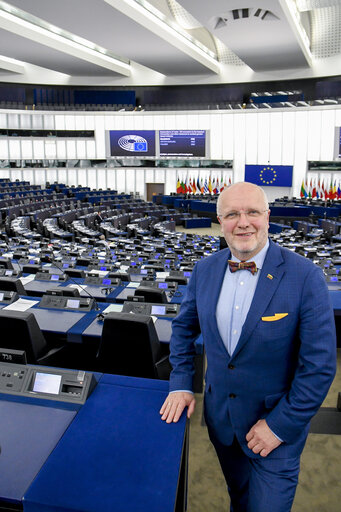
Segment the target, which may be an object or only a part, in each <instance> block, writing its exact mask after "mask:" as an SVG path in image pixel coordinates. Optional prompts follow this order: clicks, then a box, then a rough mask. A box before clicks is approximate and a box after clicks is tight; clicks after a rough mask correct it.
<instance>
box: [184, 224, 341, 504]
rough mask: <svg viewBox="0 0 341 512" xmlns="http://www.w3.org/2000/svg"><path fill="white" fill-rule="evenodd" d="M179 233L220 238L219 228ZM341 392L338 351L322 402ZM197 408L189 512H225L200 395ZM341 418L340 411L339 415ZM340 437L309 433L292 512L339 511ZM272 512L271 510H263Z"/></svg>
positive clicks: (223, 488)
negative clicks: (328, 388)
mask: <svg viewBox="0 0 341 512" xmlns="http://www.w3.org/2000/svg"><path fill="white" fill-rule="evenodd" d="M178 230H179V231H184V232H195V233H198V234H200V235H205V234H210V235H214V236H219V235H220V228H219V226H218V225H217V224H212V228H211V229H205V228H202V229H196V230H185V229H184V228H179V229H178ZM339 392H341V351H340V350H339V353H338V372H337V375H336V378H335V380H334V382H333V384H332V387H331V389H330V391H329V393H328V396H327V398H326V400H325V402H324V404H323V405H324V406H325V407H336V401H337V395H338V393H339ZM196 399H197V407H196V411H195V413H194V415H193V416H192V419H191V423H190V451H189V483H188V509H187V510H188V512H225V511H226V512H227V511H229V499H228V495H227V491H226V486H225V481H224V479H223V476H222V473H221V470H220V466H219V463H218V460H217V457H216V455H215V452H214V449H213V447H212V446H211V444H210V441H209V439H208V435H207V430H206V427H204V426H202V421H201V420H202V401H203V396H202V395H201V394H200V395H196ZM340 415H341V412H340ZM340 478H341V436H332V435H323V434H310V435H309V436H308V441H307V444H306V446H305V449H304V452H303V455H302V459H301V473H300V480H299V485H298V488H297V492H296V497H295V501H294V505H293V508H292V512H339V511H340V510H341V484H340ZM264 512H271V511H264Z"/></svg>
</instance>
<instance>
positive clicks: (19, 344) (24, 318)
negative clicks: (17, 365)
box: [0, 309, 63, 366]
mask: <svg viewBox="0 0 341 512" xmlns="http://www.w3.org/2000/svg"><path fill="white" fill-rule="evenodd" d="M0 331H1V333H2V334H1V346H2V347H4V348H10V349H15V350H24V351H25V353H26V359H27V363H28V364H42V365H50V366H53V365H55V366H57V365H60V364H61V363H62V359H61V355H62V352H63V347H58V348H53V349H51V350H49V349H48V346H47V343H46V340H45V338H44V336H43V334H42V332H41V330H40V328H39V325H38V322H37V320H36V318H35V316H34V314H33V313H31V312H29V311H6V310H3V309H2V310H0Z"/></svg>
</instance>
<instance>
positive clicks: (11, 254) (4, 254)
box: [1, 252, 13, 260]
mask: <svg viewBox="0 0 341 512" xmlns="http://www.w3.org/2000/svg"><path fill="white" fill-rule="evenodd" d="M1 256H2V257H3V258H9V259H10V260H12V259H13V252H4V253H3V254H2V255H1Z"/></svg>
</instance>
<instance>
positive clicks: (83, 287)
mask: <svg viewBox="0 0 341 512" xmlns="http://www.w3.org/2000/svg"><path fill="white" fill-rule="evenodd" d="M48 260H49V263H51V264H52V265H55V266H56V268H57V269H58V270H60V271H61V272H62V274H64V269H63V268H62V267H60V266H59V265H57V263H56V260H53V259H52V258H51V257H48ZM68 278H69V279H70V281H72V282H73V284H75V285H76V286H77V287H78V286H79V287H80V288H81V289H82V290H83V291H84V292H85V293H86V294H87V295H88V296H89V297H90V299H93V301H94V304H95V310H96V311H100V307H99V305H98V303H97V300H96V299H95V297H94V296H93V295H91V293H90V292H88V290H87V289H86V288H85V286H84V285H81V284H79V283H77V281H75V280H74V278H73V277H71V276H68Z"/></svg>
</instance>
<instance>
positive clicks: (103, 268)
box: [99, 267, 107, 271]
mask: <svg viewBox="0 0 341 512" xmlns="http://www.w3.org/2000/svg"><path fill="white" fill-rule="evenodd" d="M99 269H100V270H103V271H106V270H107V267H99Z"/></svg>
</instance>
